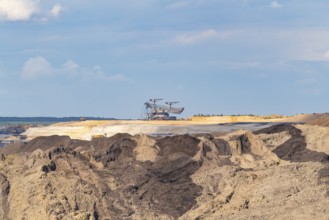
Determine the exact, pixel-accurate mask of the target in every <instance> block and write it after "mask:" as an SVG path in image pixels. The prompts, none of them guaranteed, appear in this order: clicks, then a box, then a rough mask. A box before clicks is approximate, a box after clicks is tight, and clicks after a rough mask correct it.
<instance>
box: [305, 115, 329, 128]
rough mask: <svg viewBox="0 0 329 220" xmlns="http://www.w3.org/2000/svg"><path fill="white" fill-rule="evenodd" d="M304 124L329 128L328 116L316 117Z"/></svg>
mask: <svg viewBox="0 0 329 220" xmlns="http://www.w3.org/2000/svg"><path fill="white" fill-rule="evenodd" d="M306 124H309V125H318V126H323V127H329V114H328V113H327V114H321V115H318V117H315V118H314V119H312V120H310V121H308V122H307V123H306Z"/></svg>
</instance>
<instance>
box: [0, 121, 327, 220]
mask: <svg viewBox="0 0 329 220" xmlns="http://www.w3.org/2000/svg"><path fill="white" fill-rule="evenodd" d="M326 132H327V131H323V130H321V129H320V127H317V126H307V125H298V126H296V127H295V126H292V125H288V124H283V125H277V126H274V127H271V128H267V129H263V130H259V131H256V132H250V131H243V130H240V131H236V132H232V133H229V134H225V135H222V136H219V137H214V136H212V135H208V134H207V135H203V136H200V135H199V136H198V137H193V136H189V135H177V136H168V137H150V136H146V135H135V136H131V135H129V134H117V135H115V136H113V137H110V138H106V137H101V138H94V139H93V140H91V141H80V140H72V139H70V138H69V137H66V136H50V137H42V138H41V137H40V138H36V139H34V140H32V141H31V142H29V143H28V144H22V145H20V146H17V145H16V146H7V147H5V148H3V149H1V150H0V154H1V157H0V219H67V220H68V219H89V220H92V219H93V220H96V219H104V220H106V219H310V218H314V219H326V218H327V216H328V215H329V208H328V207H329V199H328V197H329V191H328V187H329V163H328V160H329V156H328V154H326V153H325V152H324V151H322V149H324V147H322V148H320V147H319V145H320V142H317V144H314V143H313V139H310V137H308V136H316V135H318V139H321V138H326V134H327V133H326ZM314 138H315V137H314ZM315 139H316V138H315ZM315 139H314V140H315ZM312 144H313V145H312ZM310 145H312V146H310ZM305 177H307V178H305ZM292 216H293V217H292Z"/></svg>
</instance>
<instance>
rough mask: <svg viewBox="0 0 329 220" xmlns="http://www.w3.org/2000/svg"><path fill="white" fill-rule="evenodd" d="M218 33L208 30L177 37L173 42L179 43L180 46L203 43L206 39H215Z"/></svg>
mask: <svg viewBox="0 0 329 220" xmlns="http://www.w3.org/2000/svg"><path fill="white" fill-rule="evenodd" d="M217 35H218V33H217V32H216V31H215V30H213V29H209V30H206V31H201V32H196V33H192V34H183V35H180V36H177V37H176V38H175V42H178V43H181V44H194V43H197V42H200V41H204V40H207V39H211V38H213V37H216V36H217Z"/></svg>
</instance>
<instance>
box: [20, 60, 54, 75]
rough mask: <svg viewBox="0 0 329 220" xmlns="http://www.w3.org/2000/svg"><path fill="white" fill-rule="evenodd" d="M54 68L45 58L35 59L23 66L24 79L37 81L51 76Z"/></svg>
mask: <svg viewBox="0 0 329 220" xmlns="http://www.w3.org/2000/svg"><path fill="white" fill-rule="evenodd" d="M52 73H53V68H52V66H51V64H50V63H49V62H48V61H47V60H46V59H45V58H44V57H41V56H39V57H33V58H30V59H29V60H27V61H26V62H25V64H24V66H23V70H22V78H23V79H35V78H39V77H42V76H46V75H51V74H52Z"/></svg>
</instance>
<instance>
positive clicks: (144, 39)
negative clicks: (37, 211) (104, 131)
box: [0, 0, 329, 119]
mask: <svg viewBox="0 0 329 220" xmlns="http://www.w3.org/2000/svg"><path fill="white" fill-rule="evenodd" d="M328 11H329V1H323V0H312V1H308V0H276V1H273V0H120V1H117V0H93V1H90V0H89V1H88V0H75V1H73V0H0V103H1V104H0V116H55V117H65V116H94V117H115V118H121V119H127V118H132V119H135V118H140V117H141V116H142V115H143V112H144V103H145V102H146V101H148V99H150V98H163V99H164V100H166V101H180V103H179V105H180V106H183V107H185V111H184V113H183V114H182V117H187V116H191V115H194V114H224V115H231V114H256V115H269V114H283V115H293V114H300V113H315V112H316V113H321V112H327V111H328V112H329V110H328V109H329V102H328V101H327V100H328V99H327V97H328V96H329V86H328V84H329V74H328V70H329V22H328V21H329V13H328Z"/></svg>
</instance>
